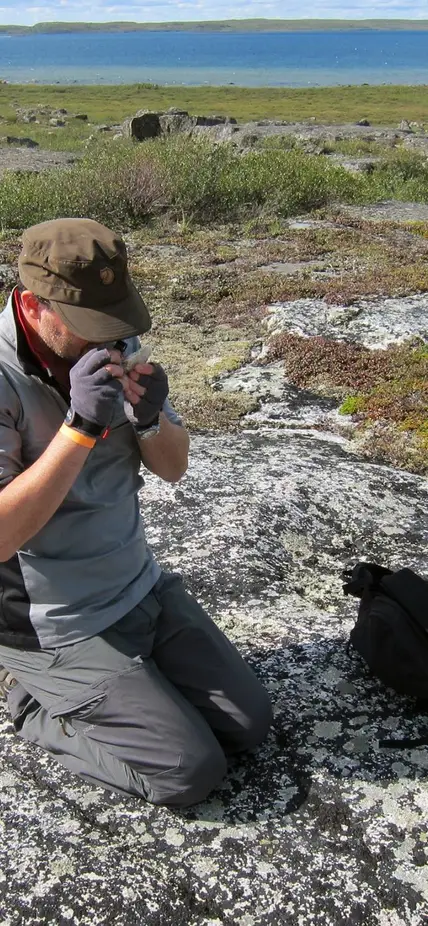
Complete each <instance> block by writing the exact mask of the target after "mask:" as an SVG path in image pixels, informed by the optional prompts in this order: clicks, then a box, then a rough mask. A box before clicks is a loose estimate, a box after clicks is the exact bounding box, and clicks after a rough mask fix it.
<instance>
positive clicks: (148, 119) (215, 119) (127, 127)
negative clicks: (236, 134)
mask: <svg viewBox="0 0 428 926" xmlns="http://www.w3.org/2000/svg"><path fill="white" fill-rule="evenodd" d="M234 125H235V126H236V125H237V122H236V119H233V118H231V117H229V116H192V115H190V113H188V112H187V110H185V109H169V110H168V111H167V112H151V111H148V110H141V111H140V112H138V113H136V115H135V116H133V117H132V118H130V119H126V120H125V122H124V124H123V126H122V131H123V134H124V135H125V136H126V137H128V138H129V137H131V138H135V139H136V141H145V140H146V139H147V138H157V137H158V136H159V135H175V134H177V133H187V134H189V133H190V132H193V131H194V130H195V129H197V130H201V129H214V128H217V127H228V126H234Z"/></svg>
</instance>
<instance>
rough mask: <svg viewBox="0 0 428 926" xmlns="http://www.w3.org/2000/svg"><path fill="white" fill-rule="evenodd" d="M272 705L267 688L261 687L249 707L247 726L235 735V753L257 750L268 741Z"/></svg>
mask: <svg viewBox="0 0 428 926" xmlns="http://www.w3.org/2000/svg"><path fill="white" fill-rule="evenodd" d="M272 720H273V714H272V704H271V701H270V698H269V695H268V693H267V691H266V689H265V688H263V687H262V686H261V685H260V688H259V691H258V693H257V696H256V697H255V698H253V700H252V702H251V704H249V706H248V712H247V716H246V723H245V726H244V725H243V726H242V728H241V730H240V731H239V733H234V735H233V739H234V745H233V751H234V752H245V751H246V750H247V749H255V747H256V746H259V745H260V743H262V742H263V740H265V739H266V737H267V735H268V732H269V729H270V727H271V725H272Z"/></svg>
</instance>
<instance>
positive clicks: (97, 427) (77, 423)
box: [64, 408, 108, 437]
mask: <svg viewBox="0 0 428 926" xmlns="http://www.w3.org/2000/svg"><path fill="white" fill-rule="evenodd" d="M64 422H65V424H66V425H67V427H69V428H73V429H74V430H75V431H80V433H81V434H87V435H88V437H101V435H102V434H105V432H106V431H108V428H106V426H105V425H104V424H95V422H94V421H88V419H87V418H82V416H81V415H79V413H78V412H75V411H74V409H73V408H69V409H68V412H67V414H66V416H65V419H64Z"/></svg>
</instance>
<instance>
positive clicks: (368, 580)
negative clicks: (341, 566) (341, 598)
mask: <svg viewBox="0 0 428 926" xmlns="http://www.w3.org/2000/svg"><path fill="white" fill-rule="evenodd" d="M389 575H392V572H391V570H390V569H386V568H385V566H379V564H378V563H357V564H356V566H354V568H353V569H352V570H347V571H345V572H343V573H342V578H343V579H344V581H345V582H346V584H345V585H344V586H343V591H344V593H345V595H354V597H355V598H362V597H363V596H364V595H369V596H370V597H371V596H372V595H374V593H375V592H376V591H377V589H378V588H379V585H380V582H381V580H382V579H383V577H384V576H389Z"/></svg>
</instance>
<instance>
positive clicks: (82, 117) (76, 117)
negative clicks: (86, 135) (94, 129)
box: [74, 113, 88, 122]
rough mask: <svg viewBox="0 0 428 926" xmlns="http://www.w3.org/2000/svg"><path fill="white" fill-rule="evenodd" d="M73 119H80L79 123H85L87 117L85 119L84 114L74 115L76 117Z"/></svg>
mask: <svg viewBox="0 0 428 926" xmlns="http://www.w3.org/2000/svg"><path fill="white" fill-rule="evenodd" d="M74 118H75V119H80V121H81V122H87V121H88V117H87V115H86V113H76V115H75V116H74Z"/></svg>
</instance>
